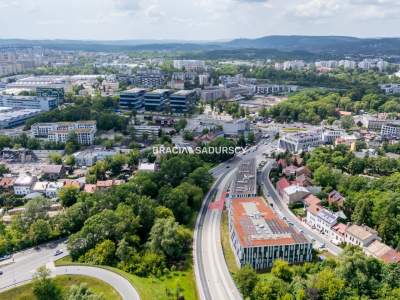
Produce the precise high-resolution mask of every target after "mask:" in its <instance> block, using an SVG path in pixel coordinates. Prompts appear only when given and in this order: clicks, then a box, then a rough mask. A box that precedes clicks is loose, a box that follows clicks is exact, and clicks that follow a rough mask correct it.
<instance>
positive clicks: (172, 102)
mask: <svg viewBox="0 0 400 300" xmlns="http://www.w3.org/2000/svg"><path fill="white" fill-rule="evenodd" d="M195 104H196V92H195V91H194V90H182V91H179V92H176V93H173V94H171V96H170V97H169V106H170V108H171V110H172V111H173V112H180V113H183V112H188V111H191V110H192V109H193V108H194V106H195Z"/></svg>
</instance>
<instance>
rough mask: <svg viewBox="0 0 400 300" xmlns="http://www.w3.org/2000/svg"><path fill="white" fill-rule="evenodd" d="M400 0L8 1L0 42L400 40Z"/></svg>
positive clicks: (2, 0)
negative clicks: (267, 38) (299, 37)
mask: <svg viewBox="0 0 400 300" xmlns="http://www.w3.org/2000/svg"><path fill="white" fill-rule="evenodd" d="M399 15H400V0H0V28H1V29H0V38H25V39H80V40H123V39H131V40H136V39H149V40H165V39H167V40H190V41H194V40H208V41H209V40H227V39H234V38H241V37H246V38H254V37H261V36H266V35H346V36H358V37H381V36H385V37H388V36H395V37H400V18H399V17H398V16H399Z"/></svg>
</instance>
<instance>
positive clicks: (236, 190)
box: [229, 158, 257, 198]
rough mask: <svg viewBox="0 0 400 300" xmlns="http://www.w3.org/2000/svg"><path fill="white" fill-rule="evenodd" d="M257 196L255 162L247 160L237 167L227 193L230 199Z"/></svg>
mask: <svg viewBox="0 0 400 300" xmlns="http://www.w3.org/2000/svg"><path fill="white" fill-rule="evenodd" d="M256 196H257V170H256V160H255V159H254V158H253V159H248V160H245V161H243V162H241V164H240V165H239V167H238V168H237V170H236V174H235V178H234V180H233V182H232V184H231V189H230V192H229V197H230V198H249V197H256Z"/></svg>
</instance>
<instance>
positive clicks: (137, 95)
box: [119, 88, 147, 110]
mask: <svg viewBox="0 0 400 300" xmlns="http://www.w3.org/2000/svg"><path fill="white" fill-rule="evenodd" d="M146 91H147V90H146V89H141V88H134V89H130V90H127V91H124V92H121V94H120V100H119V105H120V107H121V108H124V109H134V110H141V109H142V108H143V107H144V94H145V93H146Z"/></svg>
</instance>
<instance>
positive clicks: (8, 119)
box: [0, 107, 41, 129]
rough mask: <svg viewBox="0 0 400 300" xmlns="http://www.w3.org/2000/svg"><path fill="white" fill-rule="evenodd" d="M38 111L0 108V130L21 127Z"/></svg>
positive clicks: (38, 112)
mask: <svg viewBox="0 0 400 300" xmlns="http://www.w3.org/2000/svg"><path fill="white" fill-rule="evenodd" d="M40 113H41V110H39V109H28V108H22V109H19V108H9V107H0V128H1V129H3V128H12V127H16V126H19V125H22V124H24V123H25V122H26V120H29V119H31V118H33V117H35V116H37V115H38V114H40Z"/></svg>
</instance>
